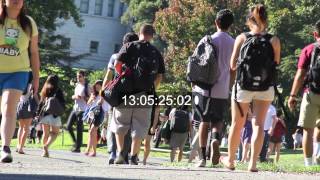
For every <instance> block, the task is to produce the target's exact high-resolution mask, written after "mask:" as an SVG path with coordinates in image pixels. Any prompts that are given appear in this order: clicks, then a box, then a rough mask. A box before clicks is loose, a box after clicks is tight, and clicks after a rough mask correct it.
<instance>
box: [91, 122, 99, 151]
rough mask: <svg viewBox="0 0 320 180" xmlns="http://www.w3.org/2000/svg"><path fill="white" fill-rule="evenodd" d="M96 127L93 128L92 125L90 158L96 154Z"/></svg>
mask: <svg viewBox="0 0 320 180" xmlns="http://www.w3.org/2000/svg"><path fill="white" fill-rule="evenodd" d="M97 133H98V127H95V126H94V125H92V138H93V139H92V144H91V148H92V151H93V153H92V154H91V156H96V154H97V144H98V138H97V136H98V134H97Z"/></svg>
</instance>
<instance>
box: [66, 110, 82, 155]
mask: <svg viewBox="0 0 320 180" xmlns="http://www.w3.org/2000/svg"><path fill="white" fill-rule="evenodd" d="M82 115H83V112H76V111H71V113H70V115H69V118H68V122H67V130H68V131H69V133H70V136H71V138H72V141H73V143H74V147H75V148H76V149H80V148H81V146H82V134H83V121H82ZM74 124H76V126H77V138H76V136H75V135H74V132H73V125H74Z"/></svg>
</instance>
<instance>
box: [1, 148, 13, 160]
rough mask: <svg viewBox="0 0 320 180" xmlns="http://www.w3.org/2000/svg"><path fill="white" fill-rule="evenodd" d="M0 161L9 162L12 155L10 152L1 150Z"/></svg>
mask: <svg viewBox="0 0 320 180" xmlns="http://www.w3.org/2000/svg"><path fill="white" fill-rule="evenodd" d="M1 162H3V163H11V162H12V156H11V153H10V152H5V151H3V150H2V151H1Z"/></svg>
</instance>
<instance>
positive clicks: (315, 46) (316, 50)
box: [310, 42, 320, 69]
mask: <svg viewBox="0 0 320 180" xmlns="http://www.w3.org/2000/svg"><path fill="white" fill-rule="evenodd" d="M319 51H320V43H318V42H316V43H313V50H312V55H311V62H310V69H311V68H312V66H313V65H314V63H315V62H314V61H315V60H316V56H317V54H319V53H320V52H319Z"/></svg>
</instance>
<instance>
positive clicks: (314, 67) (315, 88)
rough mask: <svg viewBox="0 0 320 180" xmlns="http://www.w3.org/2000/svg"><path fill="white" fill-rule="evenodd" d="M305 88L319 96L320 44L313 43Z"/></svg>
mask: <svg viewBox="0 0 320 180" xmlns="http://www.w3.org/2000/svg"><path fill="white" fill-rule="evenodd" d="M307 86H308V87H309V88H310V90H311V91H312V92H314V93H316V94H320V43H314V48H313V51H312V56H311V63H310V68H309V72H308V76H307Z"/></svg>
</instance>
